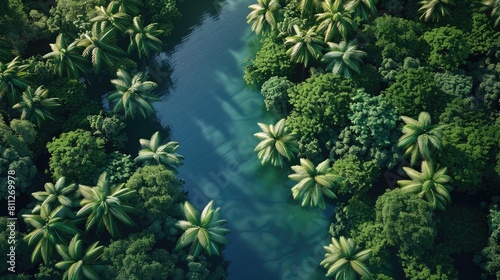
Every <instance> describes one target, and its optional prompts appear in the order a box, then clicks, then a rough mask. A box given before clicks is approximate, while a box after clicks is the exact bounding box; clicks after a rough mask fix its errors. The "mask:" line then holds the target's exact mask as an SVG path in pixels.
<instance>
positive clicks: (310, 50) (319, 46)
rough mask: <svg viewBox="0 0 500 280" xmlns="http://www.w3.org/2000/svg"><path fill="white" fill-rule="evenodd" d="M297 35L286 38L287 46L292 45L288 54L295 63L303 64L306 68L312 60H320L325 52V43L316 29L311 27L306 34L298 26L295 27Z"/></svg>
mask: <svg viewBox="0 0 500 280" xmlns="http://www.w3.org/2000/svg"><path fill="white" fill-rule="evenodd" d="M293 30H294V31H295V35H293V36H288V37H286V41H285V44H287V45H292V46H291V47H290V48H289V49H288V50H287V51H286V54H287V55H289V56H290V58H291V60H292V61H294V62H298V63H302V64H304V66H305V67H307V66H308V65H309V62H310V61H311V60H318V59H319V58H320V57H321V54H322V53H321V52H322V51H323V41H322V40H321V37H320V36H319V35H318V34H317V33H316V27H311V28H310V29H309V30H307V31H306V32H304V31H302V30H300V28H299V27H298V26H297V25H294V26H293Z"/></svg>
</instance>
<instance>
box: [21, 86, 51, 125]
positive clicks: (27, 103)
mask: <svg viewBox="0 0 500 280" xmlns="http://www.w3.org/2000/svg"><path fill="white" fill-rule="evenodd" d="M48 94H49V91H48V90H47V89H44V88H43V87H42V86H39V87H38V88H37V89H36V90H35V91H34V92H33V90H32V89H31V87H28V88H27V89H26V91H24V92H23V96H22V100H21V101H20V102H19V103H17V104H15V105H14V106H12V108H13V109H16V110H20V111H21V120H28V121H30V122H32V123H35V124H36V125H37V126H38V127H40V126H41V125H42V123H43V122H44V121H45V120H49V119H50V120H53V118H52V114H51V113H50V111H49V110H50V109H51V108H54V107H57V106H59V105H60V104H59V103H58V101H57V98H48Z"/></svg>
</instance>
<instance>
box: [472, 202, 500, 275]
mask: <svg viewBox="0 0 500 280" xmlns="http://www.w3.org/2000/svg"><path fill="white" fill-rule="evenodd" d="M498 199H499V198H498V197H493V199H492V200H493V201H494V203H492V204H490V206H489V214H488V228H489V234H490V235H489V237H488V241H487V242H488V243H487V245H486V246H485V247H484V249H482V250H481V251H480V252H479V253H478V255H476V257H475V259H474V261H475V262H476V264H479V265H480V266H481V268H482V269H483V270H484V272H485V273H484V274H485V275H482V277H481V278H482V279H487V275H491V276H493V277H496V278H497V279H498V278H499V277H500V207H499V204H498V201H499V200H498Z"/></svg>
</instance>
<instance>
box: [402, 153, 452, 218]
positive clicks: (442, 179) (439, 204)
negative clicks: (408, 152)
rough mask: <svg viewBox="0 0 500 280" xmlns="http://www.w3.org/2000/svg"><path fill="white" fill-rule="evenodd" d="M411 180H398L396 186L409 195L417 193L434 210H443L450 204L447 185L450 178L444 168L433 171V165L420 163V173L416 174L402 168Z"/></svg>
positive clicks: (424, 162) (412, 170)
mask: <svg viewBox="0 0 500 280" xmlns="http://www.w3.org/2000/svg"><path fill="white" fill-rule="evenodd" d="M403 169H404V171H405V172H406V174H408V176H410V178H411V180H399V181H398V185H399V186H401V190H402V191H404V192H409V193H416V192H418V196H419V197H421V198H422V197H424V196H425V198H426V199H427V201H429V202H430V203H431V205H432V207H433V208H434V209H438V210H444V209H445V207H446V206H447V205H449V204H450V203H451V197H450V193H449V192H450V191H451V189H452V188H451V187H450V186H449V185H448V183H449V182H451V181H452V178H451V177H450V176H448V175H446V174H445V173H446V167H443V168H440V169H439V170H437V171H435V169H434V166H433V163H431V162H429V161H425V160H424V161H422V172H420V173H419V172H418V171H416V170H414V169H412V168H409V167H403Z"/></svg>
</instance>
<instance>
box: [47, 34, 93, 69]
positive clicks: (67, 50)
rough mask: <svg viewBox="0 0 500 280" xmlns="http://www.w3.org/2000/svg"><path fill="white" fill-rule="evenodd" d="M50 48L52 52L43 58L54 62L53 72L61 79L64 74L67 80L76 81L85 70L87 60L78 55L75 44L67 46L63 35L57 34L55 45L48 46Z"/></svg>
mask: <svg viewBox="0 0 500 280" xmlns="http://www.w3.org/2000/svg"><path fill="white" fill-rule="evenodd" d="M50 48H51V49H52V52H50V53H48V54H46V55H44V56H43V58H45V59H47V58H52V59H53V60H54V71H55V72H56V73H57V74H58V75H59V76H61V77H62V76H63V75H64V74H65V75H66V76H67V77H68V78H74V79H77V78H78V77H79V76H80V74H81V73H84V72H85V70H87V60H86V59H85V58H84V57H82V56H81V54H80V53H79V51H78V48H79V47H78V46H77V42H73V43H71V44H69V45H68V42H67V40H66V38H65V36H64V34H62V33H61V34H59V35H58V36H57V38H56V42H55V44H50Z"/></svg>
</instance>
